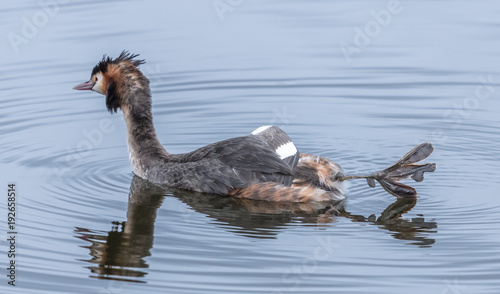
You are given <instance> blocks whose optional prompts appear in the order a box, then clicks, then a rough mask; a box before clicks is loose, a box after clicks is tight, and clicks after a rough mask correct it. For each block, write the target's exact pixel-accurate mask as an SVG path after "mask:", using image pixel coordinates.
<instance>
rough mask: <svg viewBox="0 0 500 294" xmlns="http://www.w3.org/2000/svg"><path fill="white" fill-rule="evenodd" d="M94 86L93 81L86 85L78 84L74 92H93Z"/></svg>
mask: <svg viewBox="0 0 500 294" xmlns="http://www.w3.org/2000/svg"><path fill="white" fill-rule="evenodd" d="M94 84H95V83H93V82H92V81H86V82H85V83H81V84H78V85H76V86H74V87H73V90H92V87H94Z"/></svg>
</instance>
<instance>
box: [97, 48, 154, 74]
mask: <svg viewBox="0 0 500 294" xmlns="http://www.w3.org/2000/svg"><path fill="white" fill-rule="evenodd" d="M137 56H139V54H132V53H130V52H128V51H127V50H123V51H122V53H120V56H118V57H117V58H115V59H113V58H111V57H109V56H107V55H104V56H103V57H102V60H101V61H99V63H98V64H97V65H96V66H94V69H93V70H92V75H94V74H96V73H98V72H102V73H106V71H107V70H108V65H109V64H118V63H120V62H122V61H126V60H127V61H130V62H132V63H133V64H134V65H135V66H139V65H141V64H144V63H146V62H145V61H144V59H135V58H136V57H137Z"/></svg>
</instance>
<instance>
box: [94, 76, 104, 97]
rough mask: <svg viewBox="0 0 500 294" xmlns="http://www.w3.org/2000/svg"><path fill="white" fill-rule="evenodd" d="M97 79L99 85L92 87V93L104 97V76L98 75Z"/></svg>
mask: <svg viewBox="0 0 500 294" xmlns="http://www.w3.org/2000/svg"><path fill="white" fill-rule="evenodd" d="M96 78H97V83H95V84H94V86H93V87H92V91H95V92H97V93H99V94H103V95H104V91H102V74H101V73H98V74H97V75H96Z"/></svg>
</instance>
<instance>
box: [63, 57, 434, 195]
mask: <svg viewBox="0 0 500 294" xmlns="http://www.w3.org/2000/svg"><path fill="white" fill-rule="evenodd" d="M137 56H138V54H130V53H128V52H127V51H123V52H122V53H121V54H120V56H118V57H117V58H115V59H112V58H110V57H106V56H104V57H103V59H102V60H101V61H100V62H99V63H98V64H97V65H96V66H95V67H94V69H93V70H92V74H91V76H90V80H89V81H87V82H84V83H82V84H79V85H77V86H75V87H74V88H73V89H75V90H92V91H95V92H97V93H100V94H103V95H105V96H106V107H107V109H108V111H109V112H111V113H113V112H117V110H118V109H121V110H122V111H123V116H124V118H125V122H126V124H127V143H128V149H129V158H130V163H131V165H132V168H133V171H134V173H135V174H136V175H138V176H139V177H141V178H143V179H146V180H148V181H150V182H152V183H154V184H158V185H164V186H168V187H174V188H180V189H187V190H193V191H198V192H205V193H215V194H222V195H231V196H234V197H238V198H248V199H255V200H268V201H283V202H315V201H332V200H341V199H344V198H345V196H344V195H345V193H346V189H345V185H344V181H345V180H349V179H355V178H365V179H366V180H367V182H368V184H369V185H370V186H371V187H374V186H375V180H377V181H378V182H379V183H380V184H381V186H382V187H383V188H384V189H385V190H386V191H387V192H389V193H391V194H392V195H394V196H396V197H398V198H414V197H416V194H417V193H416V191H415V189H413V188H412V187H410V186H407V185H404V184H401V183H399V180H401V179H405V178H408V177H410V176H411V178H412V179H413V180H415V181H422V180H423V174H424V172H433V171H434V170H435V168H436V165H435V164H434V163H427V164H421V165H419V164H413V163H415V162H418V161H420V160H422V159H424V158H426V157H427V156H429V155H430V154H431V153H432V151H433V147H432V145H431V144H430V143H423V144H420V145H419V146H417V147H415V148H414V149H413V150H411V151H410V152H408V153H407V154H406V155H405V156H404V157H403V158H401V159H400V160H399V161H398V162H397V163H395V164H394V165H392V166H391V167H389V168H387V169H385V170H382V171H379V172H377V173H374V174H370V175H364V176H345V175H344V174H343V172H342V169H341V168H340V166H339V165H338V164H337V163H335V162H333V161H331V160H329V159H326V158H323V157H320V156H317V155H310V154H303V153H299V151H298V150H297V148H296V147H295V145H294V144H293V142H292V140H291V139H290V138H289V137H288V135H287V134H286V133H285V132H284V131H282V130H281V129H280V128H278V127H275V126H263V127H260V128H258V129H256V130H255V131H253V132H252V133H251V134H249V135H246V136H242V137H237V138H232V139H227V140H224V141H220V142H217V143H213V144H210V145H207V146H205V147H202V148H200V149H197V150H195V151H192V152H189V153H185V154H171V153H168V152H167V151H166V150H165V149H164V148H163V146H162V145H161V144H160V141H159V140H158V138H157V136H156V131H155V128H154V125H153V116H152V111H151V104H152V102H151V91H150V88H149V80H148V79H147V78H146V77H145V76H144V75H143V74H142V72H141V71H140V70H139V68H138V66H139V65H141V64H143V63H144V60H137V59H135V58H136V57H137Z"/></svg>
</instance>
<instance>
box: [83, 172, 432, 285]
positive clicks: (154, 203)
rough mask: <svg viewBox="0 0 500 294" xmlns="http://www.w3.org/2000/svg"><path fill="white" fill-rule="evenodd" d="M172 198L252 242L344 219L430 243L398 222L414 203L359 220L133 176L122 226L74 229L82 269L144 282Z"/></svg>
mask: <svg viewBox="0 0 500 294" xmlns="http://www.w3.org/2000/svg"><path fill="white" fill-rule="evenodd" d="M166 195H168V196H173V197H175V198H177V199H179V200H180V201H182V202H183V203H185V204H187V205H189V206H190V207H191V208H192V209H193V210H194V211H196V212H197V213H201V214H204V215H208V216H209V217H210V218H212V219H215V220H216V225H217V226H220V227H222V228H224V229H226V230H228V231H231V232H233V233H235V234H238V235H242V236H246V237H253V238H276V235H277V234H278V233H279V232H280V231H281V230H283V229H284V228H286V225H287V224H289V223H291V222H302V223H305V224H316V225H325V226H327V224H328V223H332V222H335V220H336V218H337V217H344V218H348V219H350V220H352V221H353V222H365V223H369V224H373V225H376V226H378V227H379V228H381V229H383V230H385V231H388V232H390V233H391V235H392V236H393V237H394V238H396V239H400V240H409V241H411V242H409V244H413V245H417V246H419V247H429V246H431V245H432V244H434V242H435V240H434V239H432V238H430V237H429V234H430V233H435V232H436V228H437V224H436V223H435V222H433V221H426V220H425V219H424V218H423V217H418V218H413V219H411V220H406V219H402V218H401V216H402V215H403V214H404V213H406V212H408V211H410V210H411V209H412V208H413V207H414V206H415V204H416V202H417V200H416V199H398V200H397V201H396V202H394V203H392V204H391V205H389V206H388V207H387V208H386V209H385V210H384V211H383V212H382V213H381V214H380V216H379V217H378V218H377V217H376V216H375V215H374V214H372V215H370V216H368V217H365V216H362V215H355V214H351V213H349V212H347V211H346V210H345V208H344V206H343V204H344V202H337V203H328V204H325V203H275V202H267V201H253V200H248V199H236V198H232V197H222V196H220V195H208V194H202V193H197V192H191V191H184V190H174V189H165V188H161V187H158V186H155V185H153V184H151V183H149V182H148V181H146V180H143V179H141V178H139V177H137V176H134V178H133V179H132V183H131V185H130V194H129V201H128V210H127V221H125V222H112V229H111V230H110V231H109V232H108V233H107V234H103V232H99V231H93V230H91V229H85V228H80V227H77V228H76V229H75V233H76V236H75V237H77V238H79V239H82V240H84V241H86V242H88V243H90V244H89V245H88V246H83V247H85V248H88V249H89V250H90V255H91V256H92V258H91V259H88V260H83V261H86V262H88V263H91V264H92V265H91V266H88V267H87V268H89V269H90V271H91V273H92V274H91V277H93V278H100V279H114V280H122V281H130V282H144V280H143V279H141V278H142V277H144V276H145V275H146V274H147V272H146V271H144V269H146V268H148V267H149V265H148V264H147V263H146V261H145V257H148V256H150V255H151V248H152V247H153V239H154V223H155V220H156V213H157V210H158V208H159V207H160V206H161V204H162V202H163V199H164V197H165V196H166Z"/></svg>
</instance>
